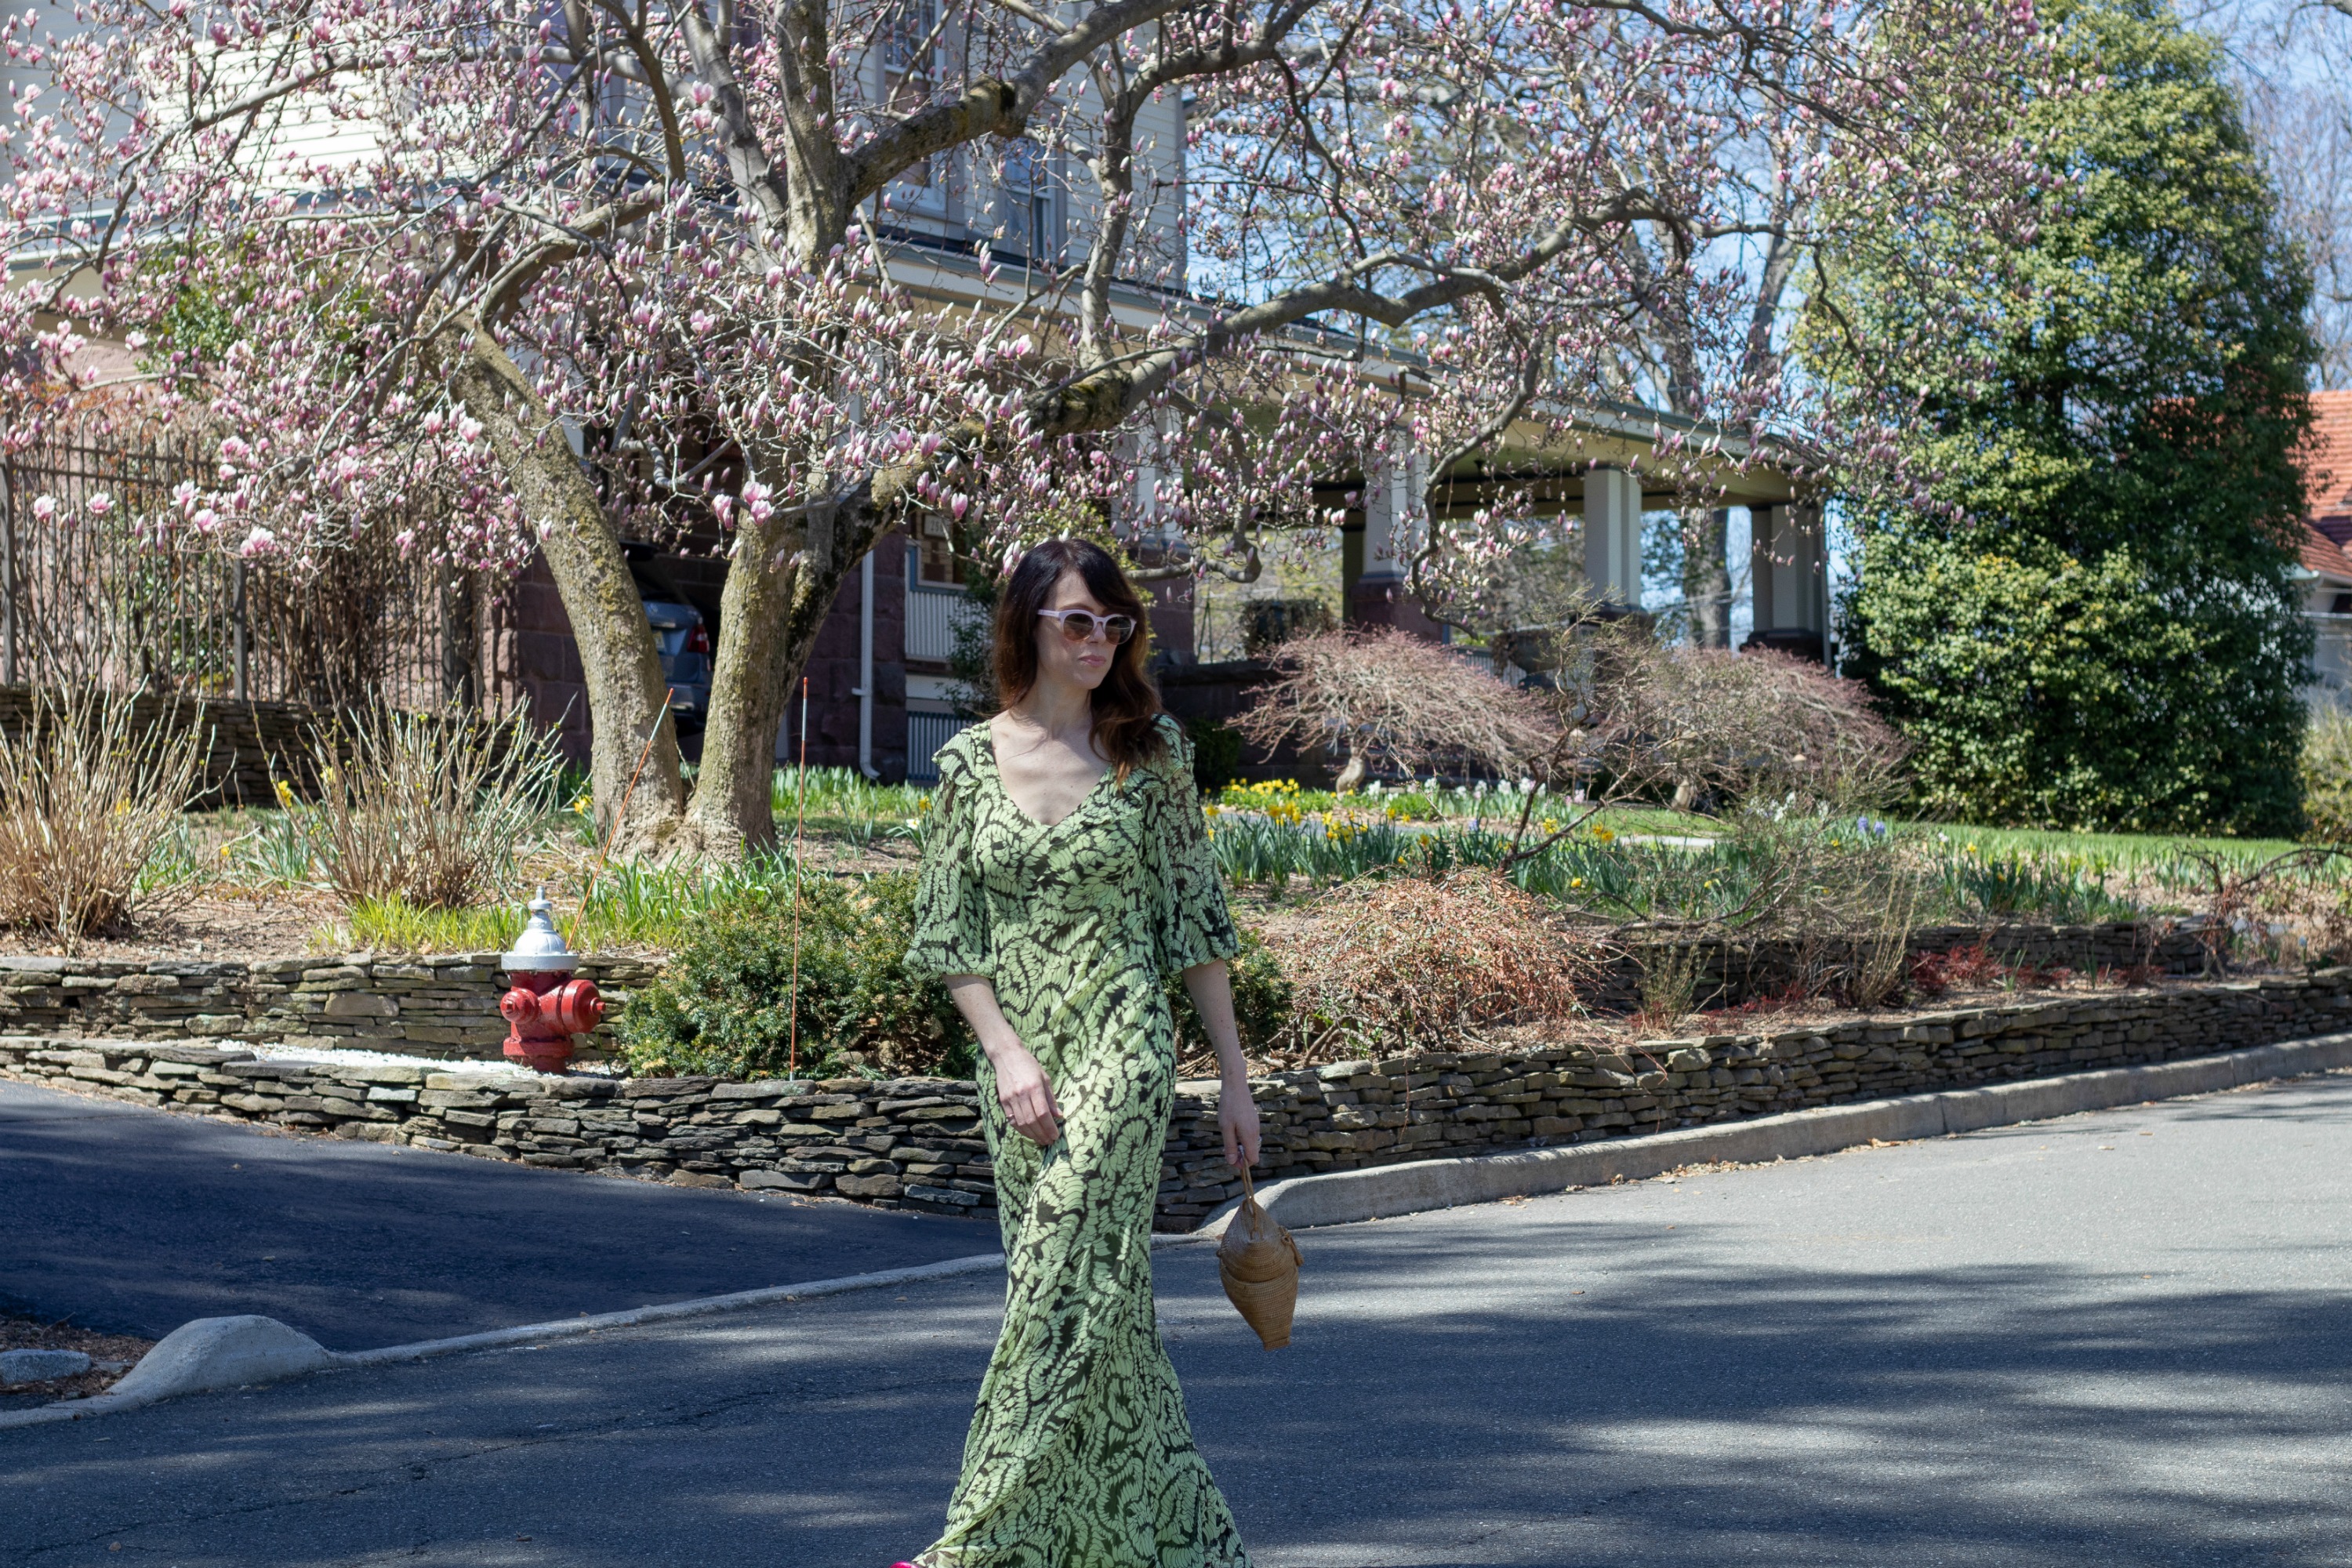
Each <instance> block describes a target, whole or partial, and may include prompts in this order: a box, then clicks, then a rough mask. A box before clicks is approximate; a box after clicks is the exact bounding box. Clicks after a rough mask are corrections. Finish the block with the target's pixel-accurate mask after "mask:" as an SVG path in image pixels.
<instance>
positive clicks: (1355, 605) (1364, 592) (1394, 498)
mask: <svg viewBox="0 0 2352 1568" xmlns="http://www.w3.org/2000/svg"><path fill="white" fill-rule="evenodd" d="M1426 488H1427V484H1426V474H1425V470H1424V468H1423V462H1422V458H1421V456H1420V454H1419V453H1408V454H1406V455H1405V456H1404V457H1403V458H1402V459H1401V460H1394V461H1391V462H1390V463H1387V464H1385V465H1383V466H1382V467H1381V468H1378V469H1376V470H1374V471H1373V472H1372V473H1370V474H1369V475H1367V476H1365V479H1364V531H1363V535H1362V544H1361V549H1362V552H1363V553H1362V556H1361V557H1360V559H1361V561H1362V570H1361V571H1360V573H1358V574H1357V576H1356V579H1355V581H1354V582H1353V583H1351V584H1349V588H1348V618H1349V620H1350V621H1354V622H1357V623H1359V624H1360V625H1364V626H1396V627H1398V628H1400V629H1402V630H1404V631H1409V632H1412V634H1413V635H1415V636H1416V637H1427V638H1429V639H1430V640H1431V641H1433V642H1437V641H1443V640H1444V635H1443V633H1442V632H1441V631H1440V629H1439V627H1438V626H1437V623H1436V622H1434V621H1433V620H1431V619H1430V618H1429V617H1428V616H1425V615H1423V614H1422V610H1421V605H1419V604H1418V603H1417V602H1415V601H1414V600H1413V599H1412V596H1411V595H1408V594H1407V593H1406V592H1405V567H1406V565H1407V563H1406V561H1405V559H1404V556H1403V553H1402V552H1405V551H1409V550H1411V549H1412V536H1411V532H1410V530H1409V527H1408V524H1409V523H1410V521H1411V520H1412V516H1413V513H1414V512H1415V511H1416V510H1418V509H1419V504H1420V500H1421V495H1422V492H1423V490H1424V489H1426Z"/></svg>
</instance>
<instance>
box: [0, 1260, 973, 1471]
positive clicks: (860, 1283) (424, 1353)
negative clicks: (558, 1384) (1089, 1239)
mask: <svg viewBox="0 0 2352 1568" xmlns="http://www.w3.org/2000/svg"><path fill="white" fill-rule="evenodd" d="M1003 1266H1004V1255H1003V1253H1001V1252H986V1253H975V1254H973V1255H972V1256H971V1257H969V1258H948V1259H946V1260H945V1261H944V1262H940V1263H919V1264H916V1265H915V1266H913V1267H911V1268H882V1269H877V1270H876V1271H875V1272H873V1273H870V1274H845V1275H843V1276H841V1277H840V1278H839V1279H810V1280H806V1281H803V1283H801V1284H798V1285H772V1286H769V1287H767V1288H766V1289H759V1290H738V1291H736V1292H735V1293H734V1294H732V1295H728V1296H702V1297H698V1298H696V1299H694V1300H688V1301H665V1302H662V1303H660V1304H659V1305H657V1306H652V1307H633V1308H630V1309H629V1310H626V1311H623V1312H601V1313H598V1314H597V1315H596V1316H594V1317H583V1318H562V1319H559V1320H557V1321H554V1322H551V1323H525V1324H523V1325H522V1326H520V1328H512V1329H492V1330H490V1331H488V1332H486V1333H479V1334H459V1335H457V1337H455V1338H453V1339H446V1340H421V1341H419V1342H416V1343H415V1344H406V1345H385V1346H383V1348H381V1349H378V1350H372V1351H351V1352H335V1351H330V1350H326V1349H324V1348H322V1347H320V1345H319V1344H318V1342H315V1341H313V1340H311V1339H310V1337H309V1336H308V1335H305V1334H303V1333H300V1332H299V1331H296V1330H294V1329H290V1328H289V1327H287V1326H286V1325H285V1324H284V1323H281V1322H278V1321H277V1320H276V1319H274V1318H261V1317H245V1318H198V1319H195V1320H194V1321H191V1322H187V1323H184V1324H182V1325H181V1326H180V1327H179V1328H177V1329H174V1330H173V1331H172V1332H171V1333H170V1334H168V1335H166V1336H165V1337H164V1338H163V1340H162V1341H160V1342H158V1343H157V1344H156V1346H155V1348H154V1349H153V1350H152V1351H149V1352H147V1354H146V1355H145V1356H144V1357H142V1359H141V1360H140V1363H139V1364H138V1365H137V1366H135V1367H133V1368H132V1369H131V1372H130V1373H128V1374H126V1375H125V1376H124V1377H123V1379H122V1382H121V1383H119V1384H116V1385H115V1386H114V1387H113V1388H112V1389H110V1390H109V1391H108V1392H106V1393H104V1394H98V1395H96V1396H95V1397H93V1398H89V1399H77V1400H73V1401H71V1402H69V1403H63V1404H58V1405H42V1406H40V1407H39V1408H38V1409H35V1410H13V1411H8V1412H5V1413H0V1430H4V1429H5V1428H7V1427H11V1426H46V1425H47V1424H48V1423H50V1422H53V1421H84V1420H88V1419H89V1417H91V1416H93V1415H110V1414H112V1413H113V1412H115V1411H118V1410H136V1409H139V1408H141V1407H142V1406H143V1405H153V1404H155V1403H157V1402H158V1401H159V1400H164V1399H169V1398H171V1397H173V1395H174V1394H194V1393H198V1392H201V1391H203V1390H205V1389H212V1388H230V1387H257V1386H259V1385H260V1384H267V1383H277V1382H280V1381H282V1380H284V1379H286V1378H289V1377H299V1376H301V1375H302V1374H304V1373H311V1372H336V1371H341V1370H342V1369H345V1368H357V1367H367V1366H389V1365H392V1364H394V1363H399V1362H415V1361H429V1360H432V1359H433V1358H434V1357H436V1356H445V1355H463V1354H465V1353H467V1352H470V1351H488V1350H499V1349H503V1348H505V1347H507V1346H509V1345H525V1344H543V1343H545V1342H547V1341H549V1340H560V1339H572V1338H576V1337H577V1336H579V1335H581V1334H593V1333H596V1332H599V1331H604V1330H606V1329H627V1328H635V1327H636V1326H638V1325H639V1324H643V1323H660V1322H667V1321H670V1320H671V1319H674V1318H700V1317H707V1316H709V1315H711V1314H714V1313H718V1312H740V1311H742V1310H745V1309H747V1308H751V1307H769V1306H775V1305H779V1304H781V1303H783V1302H786V1301H806V1300H814V1299H815V1298H817V1297H820V1296H844V1295H847V1294H849V1293H850V1292H851V1291H854V1290H878V1289H884V1288H886V1287H888V1286H892V1285H905V1284H910V1283H912V1282H914V1281H917V1280H922V1279H947V1278H949V1277H950V1276H953V1275H958V1274H979V1273H984V1272H986V1271H988V1270H990V1269H992V1268H1003ZM262 1347H266V1350H263V1353H256V1352H257V1349H261V1348H262ZM304 1347H308V1349H307V1350H306V1349H305V1348H304ZM166 1352H171V1353H170V1354H168V1355H167V1354H166ZM159 1356H163V1357H164V1360H163V1362H161V1363H158V1362H157V1361H156V1358H157V1357H159ZM150 1363H155V1365H156V1367H157V1373H156V1375H154V1376H152V1377H150V1376H149V1375H148V1367H149V1365H150Z"/></svg>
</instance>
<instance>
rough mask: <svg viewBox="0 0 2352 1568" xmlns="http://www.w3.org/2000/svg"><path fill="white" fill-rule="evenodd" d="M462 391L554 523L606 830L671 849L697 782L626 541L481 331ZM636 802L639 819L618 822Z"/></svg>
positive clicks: (548, 534)
mask: <svg viewBox="0 0 2352 1568" xmlns="http://www.w3.org/2000/svg"><path fill="white" fill-rule="evenodd" d="M451 388H452V390H453V391H455V392H456V394H457V400H458V402H459V403H460V404H462V405H464V407H465V409H466V412H467V413H468V414H470V415H471V416H473V417H474V418H475V419H477V420H478V421H479V422H480V423H481V425H482V426H483V429H484V433H485V435H486V436H487V437H488V440H489V443H490V449H491V450H492V451H493V452H495V453H496V454H497V456H498V458H499V466H500V467H501V468H503V469H504V470H505V472H506V475H507V478H508V480H509V483H511V484H512V485H513V487H514V493H515V499H516V500H518V501H520V503H521V506H522V510H523V515H524V516H525V517H527V518H530V520H532V521H535V522H538V523H540V524H541V527H542V529H543V531H542V533H541V540H540V549H541V552H542V553H544V554H545V555H546V557H547V565H548V570H549V571H550V572H551V574H553V575H554V578H555V586H556V591H557V592H558V593H560V594H561V595H562V596H563V611H564V614H565V615H566V616H570V617H571V621H572V640H573V641H574V642H575V643H577V644H578V645H579V648H580V664H581V668H582V669H583V671H584V672H585V673H586V677H587V683H588V713H589V718H590V721H591V722H592V723H593V733H594V741H593V746H592V748H591V751H590V756H589V775H590V778H591V780H592V783H593V788H594V791H595V800H596V824H597V826H598V828H599V830H600V831H602V832H604V834H606V835H607V836H608V837H610V839H611V841H612V843H613V846H614V848H615V849H624V850H629V851H638V850H645V849H650V848H656V847H662V846H664V845H666V843H667V840H668V839H669V837H671V835H672V834H673V833H675V832H676V830H677V826H678V824H679V821H680V816H681V813H682V812H683V810H684V808H685V805H686V787H685V784H684V783H683V782H682V780H681V779H680V777H679V774H678V752H677V725H676V724H675V723H674V722H671V721H669V720H668V719H667V718H666V717H665V716H664V711H663V710H664V695H665V694H664V689H663V684H662V672H661V656H660V653H659V651H658V650H657V649H656V647H655V646H654V636H653V627H652V626H650V625H649V624H648V623H647V622H646V609H645V602H644V600H643V599H641V598H640V597H639V596H638V594H637V587H636V583H635V579H633V578H632V577H631V576H630V574H629V563H628V561H627V558H626V557H625V556H624V555H623V554H622V552H621V542H620V539H619V537H618V536H617V535H616V534H615V533H614V531H613V527H612V524H611V523H610V522H609V521H607V520H606V518H605V516H604V506H603V503H602V502H601V501H600V500H598V499H597V496H596V490H595V487H594V486H593V485H592V484H590V483H589V481H588V476H587V475H586V474H585V473H584V472H583V470H582V469H581V467H580V462H579V459H578V458H575V457H574V456H573V455H572V447H571V446H570V444H569V443H568V442H566V441H565V439H564V437H563V425H562V421H561V420H560V419H558V418H557V417H556V416H555V415H554V413H553V412H552V411H551V410H550V409H549V408H548V406H547V405H546V404H545V403H544V402H542V401H541V399H540V398H539V396H538V395H536V394H535V393H533V392H532V390H531V388H530V383H529V382H528V381H527V380H526V379H525V378H524V376H523V374H522V372H521V371H520V369H518V368H517V367H516V365H515V363H514V361H513V360H512V359H510V358H509V357H508V355H507V353H506V351H505V350H503V349H501V348H500V347H499V345H498V344H497V343H496V342H493V341H492V340H491V338H490V336H489V334H488V333H487V332H483V331H476V332H475V333H474V336H473V340H472V342H470V343H468V344H467V352H466V353H465V355H464V357H463V358H462V359H460V360H459V361H458V362H457V364H456V365H455V366H454V367H453V374H452V376H451ZM648 737H651V743H650V744H648ZM640 759H642V765H640ZM633 779H634V781H635V782H634V787H632V780H633ZM624 800H625V801H626V803H627V815H626V817H625V819H623V820H619V821H618V822H617V824H616V820H615V819H616V818H618V817H620V815H621V811H622V805H623V802H624Z"/></svg>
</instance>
